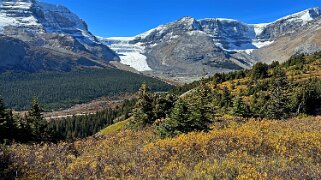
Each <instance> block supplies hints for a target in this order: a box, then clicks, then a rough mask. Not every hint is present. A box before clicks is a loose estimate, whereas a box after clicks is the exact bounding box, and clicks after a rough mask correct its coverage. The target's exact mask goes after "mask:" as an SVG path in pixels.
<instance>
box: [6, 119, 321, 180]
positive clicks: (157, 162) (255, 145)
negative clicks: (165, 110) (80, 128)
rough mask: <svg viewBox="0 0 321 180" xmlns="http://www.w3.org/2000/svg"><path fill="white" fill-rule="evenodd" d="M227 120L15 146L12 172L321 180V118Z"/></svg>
mask: <svg viewBox="0 0 321 180" xmlns="http://www.w3.org/2000/svg"><path fill="white" fill-rule="evenodd" d="M226 121H227V122H224V120H221V124H224V125H217V124H214V125H213V126H212V128H213V129H212V130H211V131H210V132H209V133H204V132H197V133H195V132H194V133H190V134H183V135H180V136H178V137H175V138H172V139H159V138H158V137H157V136H156V135H155V133H154V132H153V129H152V128H151V129H146V130H144V131H142V130H141V131H129V130H127V131H121V132H119V133H116V134H110V135H107V136H104V137H100V138H88V139H85V140H80V141H76V142H74V143H60V144H57V145H55V144H44V145H12V146H11V147H10V149H9V150H10V153H11V155H12V162H13V164H11V165H10V168H11V169H12V170H16V171H17V172H18V177H19V178H22V179H274V178H275V179H289V178H293V179H321V117H306V118H298V119H291V120H287V121H269V120H263V121H255V120H248V121H245V120H244V121H243V122H242V123H240V122H241V121H240V120H237V121H234V122H232V120H230V119H229V120H226Z"/></svg>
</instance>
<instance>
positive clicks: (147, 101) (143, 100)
mask: <svg viewBox="0 0 321 180" xmlns="http://www.w3.org/2000/svg"><path fill="white" fill-rule="evenodd" d="M154 117H155V116H154V114H153V99H152V97H151V95H150V93H149V87H148V86H147V84H142V86H141V88H140V89H139V97H138V101H137V103H136V107H135V109H134V115H133V121H132V122H131V126H132V127H133V128H137V127H142V126H146V125H148V124H152V123H153V122H154V120H155V119H154Z"/></svg>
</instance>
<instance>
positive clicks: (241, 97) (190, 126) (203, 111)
mask: <svg viewBox="0 0 321 180" xmlns="http://www.w3.org/2000/svg"><path fill="white" fill-rule="evenodd" d="M320 57H321V53H317V54H314V55H312V56H305V55H295V56H293V57H291V58H290V60H289V61H287V62H285V63H284V64H279V63H278V62H273V63H272V64H270V65H267V64H264V63H257V64H256V65H255V66H254V67H253V68H252V69H251V70H243V71H236V72H230V73H223V74H216V75H214V76H213V77H211V78H208V79H203V80H201V81H199V82H197V83H196V82H195V83H193V84H192V85H189V86H183V88H181V89H174V90H172V91H171V92H170V93H167V94H164V95H163V97H159V96H158V95H155V94H153V93H150V92H149V91H148V90H149V89H148V86H147V85H146V84H144V85H143V86H142V87H141V89H140V93H139V98H138V101H137V104H136V106H135V109H134V115H133V120H132V121H131V125H130V126H131V127H146V126H154V127H155V129H156V132H158V133H159V135H160V136H162V137H172V136H175V135H177V134H180V133H187V132H191V131H208V130H209V125H210V124H211V123H212V122H215V119H216V117H217V116H221V115H224V114H229V115H232V116H238V117H245V118H250V117H254V118H259V119H264V118H267V119H277V120H283V119H287V118H289V117H293V116H297V115H300V114H306V115H317V114H318V113H320V112H321V80H320V79H319V78H317V77H308V78H305V79H303V80H300V81H295V80H293V79H289V77H288V75H287V72H290V71H291V72H292V73H305V72H304V71H307V72H308V70H311V69H313V68H314V69H315V68H318V66H320ZM313 64H314V65H315V67H313V66H312V65H313ZM319 68H320V67H319ZM299 76H300V75H299ZM240 79H243V80H244V79H245V80H244V82H240ZM235 81H236V83H235ZM223 82H230V85H229V86H228V85H224V83H223ZM222 85H223V88H221V87H222ZM241 85H243V86H245V87H246V88H245V89H243V90H240V92H238V93H233V91H234V90H235V89H237V88H238V87H239V86H241ZM193 86H195V87H194V89H193V90H191V91H190V93H188V95H185V96H186V97H178V96H177V93H181V94H182V93H183V92H181V91H180V90H182V89H185V91H186V90H188V88H190V87H193ZM186 87H188V88H186ZM166 97H175V98H173V99H172V100H169V99H168V98H166ZM158 107H162V112H163V113H161V114H160V113H159V112H158V110H159V108H158Z"/></svg>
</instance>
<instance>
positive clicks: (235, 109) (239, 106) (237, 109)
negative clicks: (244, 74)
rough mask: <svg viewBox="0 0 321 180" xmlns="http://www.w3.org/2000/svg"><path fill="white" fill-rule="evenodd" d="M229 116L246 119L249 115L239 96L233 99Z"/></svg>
mask: <svg viewBox="0 0 321 180" xmlns="http://www.w3.org/2000/svg"><path fill="white" fill-rule="evenodd" d="M230 114H231V115H232V116H239V117H246V116H247V115H248V114H249V107H248V106H247V105H246V104H245V103H244V102H243V100H242V98H241V97H240V96H236V97H235V98H234V99H233V106H232V108H231V111H230Z"/></svg>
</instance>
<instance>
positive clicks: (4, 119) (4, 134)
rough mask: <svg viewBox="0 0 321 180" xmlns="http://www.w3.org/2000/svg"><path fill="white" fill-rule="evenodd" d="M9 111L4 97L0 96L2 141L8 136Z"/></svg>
mask: <svg viewBox="0 0 321 180" xmlns="http://www.w3.org/2000/svg"><path fill="white" fill-rule="evenodd" d="M7 130H8V124H7V113H6V108H5V105H4V102H3V99H2V98H1V97H0V141H2V140H3V139H5V138H7Z"/></svg>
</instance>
